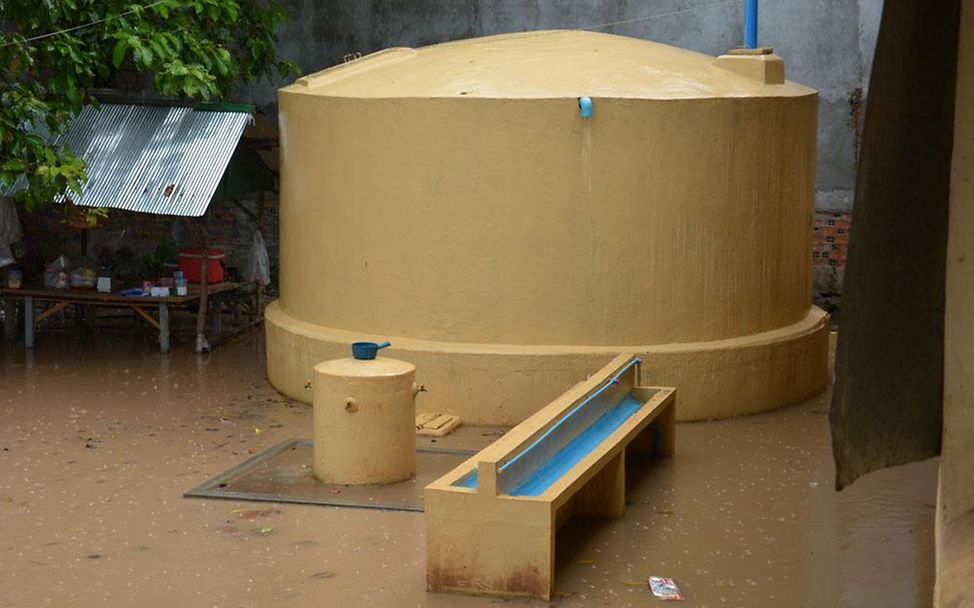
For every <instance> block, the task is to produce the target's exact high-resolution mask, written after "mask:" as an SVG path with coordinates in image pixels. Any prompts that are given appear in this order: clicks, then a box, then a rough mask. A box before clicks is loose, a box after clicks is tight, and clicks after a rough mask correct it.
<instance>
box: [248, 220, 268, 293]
mask: <svg viewBox="0 0 974 608" xmlns="http://www.w3.org/2000/svg"><path fill="white" fill-rule="evenodd" d="M244 279H246V280H247V282H248V283H251V282H252V283H257V284H258V285H267V284H268V283H270V282H271V262H270V259H269V258H268V257H267V247H265V246H264V237H262V236H261V234H260V230H255V231H254V242H253V244H252V245H251V246H250V253H249V254H248V256H247V272H246V273H244Z"/></svg>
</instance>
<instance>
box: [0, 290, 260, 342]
mask: <svg viewBox="0 0 974 608" xmlns="http://www.w3.org/2000/svg"><path fill="white" fill-rule="evenodd" d="M241 287H242V284H240V283H213V284H210V285H207V286H206V294H207V297H208V298H210V299H211V301H212V302H213V307H214V309H215V310H217V314H216V315H213V318H212V321H213V331H214V333H217V334H219V333H220V332H221V331H222V318H221V315H220V312H219V311H220V310H221V307H222V299H223V298H224V297H226V296H229V295H230V294H231V293H233V292H235V291H238V290H240V288H241ZM202 295H203V293H202V291H201V289H200V287H199V286H198V285H190V286H189V288H188V293H187V295H185V296H168V297H152V296H123V295H119V294H117V293H100V292H97V291H95V290H93V289H46V288H33V287H29V288H25V289H0V297H2V298H3V300H4V305H5V306H6V324H5V331H6V335H7V337H8V338H10V337H11V336H12V334H14V332H15V331H16V326H15V319H16V316H15V314H14V310H13V306H12V304H13V301H14V300H18V299H20V300H23V301H24V346H26V347H27V348H33V347H34V330H35V328H36V327H37V325H38V324H39V323H41V322H42V321H44V320H45V319H47V318H49V317H50V316H51V315H54V314H56V313H58V312H60V311H61V310H63V309H64V308H66V307H68V306H70V305H72V304H80V305H84V306H94V307H114V308H131V309H132V310H133V311H135V313H136V314H138V315H139V316H140V317H142V318H143V319H145V320H146V321H147V322H148V323H149V324H150V325H152V326H153V327H155V328H156V329H157V330H159V350H161V351H162V352H164V353H165V352H169V313H170V312H171V311H172V310H173V309H183V308H188V307H189V306H190V305H191V304H193V303H198V302H199V301H200V298H201V297H202ZM37 304H40V305H41V310H40V311H39V312H37V314H36V315H35V307H36V305H37ZM207 308H209V307H207ZM153 309H156V310H157V311H158V317H159V318H158V320H156V319H155V318H154V317H153V316H152V310H153ZM200 314H201V315H206V310H203V309H200Z"/></svg>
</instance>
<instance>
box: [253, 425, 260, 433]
mask: <svg viewBox="0 0 974 608" xmlns="http://www.w3.org/2000/svg"><path fill="white" fill-rule="evenodd" d="M254 435H260V429H259V428H257V427H254Z"/></svg>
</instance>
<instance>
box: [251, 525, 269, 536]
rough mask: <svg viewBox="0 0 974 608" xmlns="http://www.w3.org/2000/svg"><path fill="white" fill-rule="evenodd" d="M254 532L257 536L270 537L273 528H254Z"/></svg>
mask: <svg viewBox="0 0 974 608" xmlns="http://www.w3.org/2000/svg"><path fill="white" fill-rule="evenodd" d="M254 532H256V533H257V535H258V536H270V535H271V534H273V533H274V528H272V527H271V526H261V527H259V528H254Z"/></svg>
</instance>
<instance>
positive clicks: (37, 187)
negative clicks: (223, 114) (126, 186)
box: [0, 0, 298, 208]
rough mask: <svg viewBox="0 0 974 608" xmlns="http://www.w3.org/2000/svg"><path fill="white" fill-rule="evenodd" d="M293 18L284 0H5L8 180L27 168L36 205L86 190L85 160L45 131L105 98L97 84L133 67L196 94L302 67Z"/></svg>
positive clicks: (1, 83) (2, 42) (172, 92)
mask: <svg viewBox="0 0 974 608" xmlns="http://www.w3.org/2000/svg"><path fill="white" fill-rule="evenodd" d="M286 19H287V15H286V13H285V12H284V9H283V8H282V7H281V5H280V4H279V2H278V1H277V0H155V1H151V2H150V1H148V0H143V3H141V4H133V3H132V2H124V1H119V0H0V184H2V185H3V186H6V187H10V186H11V185H13V183H14V182H15V181H16V180H17V179H18V177H19V176H21V175H23V176H25V177H26V178H27V183H28V187H27V188H26V189H25V190H22V191H20V192H19V193H18V197H19V198H20V199H21V200H22V201H23V202H24V203H25V204H26V205H27V207H28V208H33V207H36V206H38V205H41V204H44V203H47V202H50V201H52V200H54V199H57V198H59V197H61V196H62V195H64V194H65V193H67V195H68V196H69V197H70V194H71V193H75V194H79V193H80V192H81V188H82V186H83V184H84V181H85V180H86V178H87V176H86V174H85V166H84V162H83V161H82V160H81V159H80V158H78V157H77V156H76V155H75V154H73V153H72V151H71V150H68V149H66V148H64V147H60V146H52V145H51V144H50V143H49V142H48V139H49V138H46V137H43V136H42V135H41V134H42V133H48V134H59V133H62V132H63V130H64V129H65V128H66V127H67V125H68V123H69V121H70V119H71V117H72V116H74V115H75V114H77V113H78V112H80V111H81V109H82V107H83V106H84V105H85V104H87V103H97V102H96V100H94V99H93V98H91V97H90V95H89V91H90V90H91V89H94V88H99V87H105V86H109V85H112V84H113V83H114V82H116V81H117V80H118V79H119V77H120V76H123V75H125V74H126V73H129V74H131V73H132V72H136V73H138V74H143V75H148V77H150V78H151V82H152V86H153V88H154V89H155V92H156V93H158V94H161V95H167V96H178V97H182V98H188V99H210V98H218V99H230V98H232V96H233V93H234V91H235V90H236V88H237V87H238V86H239V85H240V84H241V83H246V82H253V81H257V80H260V79H261V78H265V77H267V78H286V77H287V76H289V75H291V74H295V73H297V71H298V69H297V66H296V65H295V64H294V63H292V62H290V61H284V60H282V59H280V58H278V56H277V51H276V49H275V42H276V41H277V31H278V28H279V27H280V26H281V24H282V23H283V22H284V21H285V20H286ZM139 86H141V81H140V82H139Z"/></svg>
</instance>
